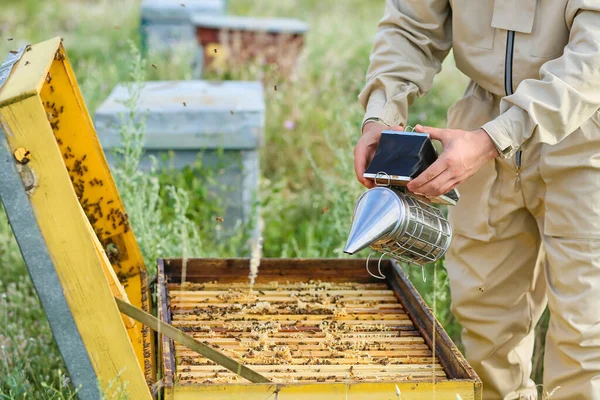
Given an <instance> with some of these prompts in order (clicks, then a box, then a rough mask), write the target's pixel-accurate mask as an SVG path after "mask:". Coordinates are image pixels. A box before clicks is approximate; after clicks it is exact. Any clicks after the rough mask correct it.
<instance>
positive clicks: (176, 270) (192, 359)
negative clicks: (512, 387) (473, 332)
mask: <svg viewBox="0 0 600 400" xmlns="http://www.w3.org/2000/svg"><path fill="white" fill-rule="evenodd" d="M382 264H385V266H383V265H382V266H383V268H382V270H383V272H384V274H385V275H386V276H387V277H388V278H387V279H386V280H385V281H381V280H377V279H374V278H372V277H371V276H369V275H368V273H367V272H366V269H365V261H364V260H348V259H339V260H338V259H329V260H291V259H282V260H275V259H266V260H263V261H262V262H261V265H260V269H259V274H258V278H257V281H256V283H255V285H254V287H253V290H252V291H250V289H249V286H248V270H249V261H248V260H242V259H234V260H224V259H189V260H186V261H185V262H183V260H180V259H170V260H160V261H159V266H158V269H159V276H158V282H159V293H158V296H157V297H158V299H159V300H158V301H159V305H158V308H159V313H160V317H161V318H162V319H163V320H165V321H167V322H169V323H171V324H173V325H174V326H176V327H178V328H180V329H182V330H184V331H186V332H187V333H188V334H191V335H193V336H194V337H195V338H196V339H198V340H200V341H203V342H204V343H206V344H210V345H211V346H213V347H214V348H216V349H219V350H221V351H223V352H224V353H225V354H227V355H229V356H230V357H233V358H236V359H238V360H242V361H243V362H244V363H245V364H247V365H248V366H249V367H251V368H253V369H255V370H256V371H257V372H259V373H261V374H264V375H265V376H266V377H267V378H269V379H271V380H272V381H273V384H249V383H247V382H245V381H244V379H242V378H239V379H238V378H237V377H235V376H234V375H233V374H231V373H229V372H228V371H226V370H224V369H223V368H221V367H219V366H216V365H214V363H212V362H210V361H209V360H207V359H205V358H203V357H201V356H198V355H196V354H194V353H192V352H190V351H189V350H187V349H186V348H185V347H183V346H180V345H178V344H175V343H173V342H172V341H171V340H169V339H168V338H164V337H163V338H162V339H161V346H162V350H161V357H162V368H163V382H164V384H165V398H166V399H174V400H187V399H196V398H203V399H225V398H237V397H238V396H239V397H240V398H241V397H242V396H243V397H244V399H264V398H267V397H268V396H269V395H271V396H273V395H276V397H275V398H278V399H303V398H306V399H308V398H312V399H325V398H327V399H394V400H397V399H398V398H399V397H398V395H397V393H396V386H397V387H398V390H400V392H401V396H402V397H401V398H402V399H430V398H432V396H433V395H435V397H436V398H438V399H451V400H455V399H457V398H458V397H457V395H459V396H460V398H462V399H463V400H466V399H481V383H480V381H479V379H478V377H477V375H476V374H475V373H474V371H473V370H472V369H471V368H470V367H469V365H468V364H467V362H466V361H465V359H464V358H463V357H462V355H461V354H460V352H459V351H458V349H457V348H456V347H455V346H454V344H453V343H452V342H451V340H450V338H449V337H448V336H447V334H446V333H445V332H444V330H443V328H442V327H441V326H440V325H439V323H438V322H437V321H436V320H435V318H434V317H433V315H432V313H431V311H430V310H429V309H428V308H427V306H426V305H425V303H424V302H423V300H422V298H421V297H420V296H419V294H418V293H417V291H416V290H415V288H414V287H413V286H412V285H411V283H410V282H409V281H408V280H407V278H406V277H405V276H404V274H403V272H402V271H401V269H400V267H399V266H398V265H397V264H395V263H393V262H389V261H388V262H385V263H382ZM433 329H435V332H436V334H435V337H436V342H435V350H436V352H435V356H434V354H433V352H432V348H433V347H432V343H433V336H434V335H433Z"/></svg>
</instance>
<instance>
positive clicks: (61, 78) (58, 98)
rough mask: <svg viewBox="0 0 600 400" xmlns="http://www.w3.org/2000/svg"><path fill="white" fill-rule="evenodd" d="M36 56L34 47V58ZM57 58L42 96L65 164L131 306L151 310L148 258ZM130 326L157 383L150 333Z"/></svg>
mask: <svg viewBox="0 0 600 400" xmlns="http://www.w3.org/2000/svg"><path fill="white" fill-rule="evenodd" d="M36 51H37V49H36V48H34V50H33V51H32V53H35V52H36ZM52 58H53V59H54V61H53V63H52V64H51V65H50V68H49V71H48V73H46V75H45V76H46V78H45V79H44V80H43V85H42V87H41V89H40V97H41V99H42V103H43V106H44V109H45V111H46V116H47V117H48V121H49V123H50V126H51V128H52V131H53V133H54V136H55V138H56V142H57V143H58V146H59V149H60V152H61V155H62V157H63V162H64V164H65V166H66V168H67V171H68V173H69V176H70V178H71V180H72V183H73V187H74V188H75V193H76V195H77V197H78V199H79V202H80V204H81V206H82V209H83V211H84V212H85V214H86V215H87V219H88V220H89V221H90V223H91V225H92V227H93V230H94V232H96V236H97V237H98V240H99V242H100V244H101V245H102V248H103V249H104V252H105V254H106V255H107V257H108V260H109V264H106V259H104V260H103V266H104V267H105V268H107V267H109V266H110V265H111V264H112V268H113V269H114V271H115V273H116V274H117V277H118V278H119V281H120V282H121V284H122V285H123V286H124V288H125V292H126V293H127V298H128V299H129V302H130V303H131V304H133V305H135V306H136V307H140V308H142V309H144V310H146V311H149V302H148V299H149V288H148V287H147V285H144V284H143V281H144V280H145V279H146V274H147V273H146V267H145V265H144V261H143V257H142V254H141V251H140V249H139V247H138V245H137V242H136V239H135V236H134V234H133V230H132V229H131V227H130V224H129V219H128V216H127V213H126V212H125V208H124V206H123V202H122V201H121V198H120V196H119V193H118V191H117V187H116V185H115V183H114V181H113V179H112V176H111V174H110V170H109V168H108V164H107V162H106V159H105V157H104V153H103V151H102V147H101V145H100V142H99V141H98V138H97V136H96V132H95V130H94V126H93V124H92V121H91V119H90V117H89V113H88V111H87V108H86V106H85V102H84V101H83V98H82V95H81V92H80V90H79V87H78V85H77V81H76V79H75V75H74V73H73V70H72V68H71V65H70V63H69V62H68V57H67V55H66V53H65V50H64V48H63V47H62V45H61V44H60V43H59V46H58V47H57V49H56V50H55V51H54V53H52ZM20 65H21V64H19V66H20ZM28 67H29V66H28ZM128 327H129V328H130V329H128V335H129V338H130V340H131V343H132V345H133V347H134V350H135V352H136V356H137V358H138V361H139V364H140V366H141V367H142V368H143V369H144V372H145V375H146V379H147V380H148V382H152V381H153V380H154V376H155V366H154V362H153V360H154V348H153V341H152V340H151V334H150V331H149V330H148V329H147V328H145V327H143V326H142V325H141V324H130V325H129V326H128Z"/></svg>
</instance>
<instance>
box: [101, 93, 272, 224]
mask: <svg viewBox="0 0 600 400" xmlns="http://www.w3.org/2000/svg"><path fill="white" fill-rule="evenodd" d="M128 98H129V90H128V89H127V86H126V85H118V86H117V87H116V88H115V89H114V90H113V92H112V93H111V94H110V96H109V97H108V99H107V100H106V101H105V102H104V103H103V104H102V105H101V106H100V108H99V109H98V110H97V111H96V129H97V132H98V136H99V138H100V142H101V143H102V147H103V148H104V149H105V151H106V153H107V159H108V161H109V164H114V162H115V160H114V157H113V155H112V154H111V153H112V152H111V150H112V149H115V148H118V147H120V146H121V138H120V126H121V125H122V121H121V119H120V114H124V113H125V112H126V108H125V106H124V105H123V103H122V101H124V100H126V99H128ZM264 113H265V105H264V99H263V88H262V86H261V85H260V83H258V82H243V81H230V82H217V81H155V82H146V83H144V84H143V87H142V89H141V92H140V99H139V102H138V104H137V106H136V114H137V116H138V118H139V119H142V118H144V119H145V123H146V134H145V140H144V146H143V148H144V151H145V155H144V157H143V159H142V162H141V164H140V168H141V169H142V170H149V169H150V167H151V165H152V161H151V157H150V156H157V158H158V159H161V158H164V157H162V155H163V154H166V153H167V152H168V151H171V150H172V151H173V152H174V157H173V159H172V160H171V161H170V164H171V163H172V165H173V166H174V167H175V168H178V169H179V168H182V167H184V166H186V165H193V164H194V163H195V161H196V159H197V158H198V157H201V158H202V160H201V162H202V166H203V168H206V169H207V170H210V171H209V173H210V174H214V177H215V178H216V187H213V188H211V189H210V190H213V191H214V192H215V198H219V199H221V200H222V201H223V202H224V203H225V204H224V206H225V207H226V214H225V215H224V217H225V227H226V228H232V227H233V226H234V225H235V224H236V222H237V221H238V220H242V221H245V222H248V221H250V220H251V218H252V215H251V214H252V205H253V203H254V200H255V197H256V195H257V191H258V184H259V176H260V171H259V167H260V166H259V148H260V146H261V144H262V141H263V131H264V123H265V121H264V119H265V115H264Z"/></svg>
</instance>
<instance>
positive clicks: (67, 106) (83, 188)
mask: <svg viewBox="0 0 600 400" xmlns="http://www.w3.org/2000/svg"><path fill="white" fill-rule="evenodd" d="M0 123H1V124H2V126H3V128H4V131H5V133H6V138H7V141H8V145H9V147H10V150H11V151H15V150H17V149H19V148H23V149H26V151H28V152H29V153H28V159H29V162H28V163H27V164H25V165H22V166H20V167H21V170H22V171H25V172H26V173H27V174H28V176H29V177H33V181H34V182H33V188H32V189H30V190H29V191H28V194H29V199H30V202H31V206H32V207H33V210H34V213H35V215H36V219H37V222H38V225H39V228H40V231H41V233H42V235H43V237H44V241H45V242H46V245H47V248H48V251H49V253H50V257H51V258H52V261H53V263H54V265H55V268H56V271H57V274H58V277H59V279H60V282H61V285H62V287H63V291H64V295H65V298H66V300H67V304H68V305H69V308H70V310H71V313H72V315H73V319H74V321H75V324H76V326H77V329H78V330H79V334H80V336H81V339H82V341H83V343H84V345H85V348H86V350H87V353H88V356H89V359H90V361H91V363H92V366H93V368H94V370H95V372H96V375H97V377H98V379H99V381H100V382H99V383H100V386H101V388H106V387H107V386H108V385H112V387H119V386H122V387H124V391H125V393H127V394H129V398H132V399H150V398H151V394H150V391H149V388H148V383H150V382H152V379H153V376H154V370H155V366H154V363H153V353H154V349H153V343H152V340H151V335H150V332H149V330H148V328H145V327H143V326H142V325H141V324H139V323H134V322H132V321H130V320H128V319H125V321H126V322H127V325H128V326H129V327H130V328H129V329H126V327H125V325H124V324H123V319H122V318H121V315H120V313H119V311H118V309H117V306H116V304H115V302H114V298H113V294H117V295H121V296H126V297H128V298H129V301H130V302H131V303H132V304H134V305H136V306H138V307H141V308H144V309H146V310H148V309H149V297H148V287H147V273H146V268H145V266H144V263H143V259H142V256H141V252H140V250H139V248H138V246H137V243H136V241H135V237H134V235H133V232H132V230H131V228H130V226H129V221H128V218H127V214H126V213H125V211H124V208H123V204H122V202H121V199H120V197H119V194H118V192H117V188H116V186H115V184H114V182H113V180H112V177H111V175H110V171H109V169H108V165H107V163H106V160H105V157H104V154H103V152H102V148H101V146H100V144H99V141H98V139H97V137H96V134H95V130H94V127H93V124H92V122H91V119H90V117H89V113H88V112H87V109H86V107H85V104H84V102H83V99H82V95H81V92H80V90H79V87H78V85H77V82H76V80H75V76H74V74H73V71H72V69H71V66H70V64H69V61H68V59H67V56H66V54H65V51H64V48H63V46H62V41H61V39H60V38H54V39H51V40H48V41H45V42H42V43H39V44H37V45H34V46H31V47H30V48H29V49H28V51H26V52H25V53H24V55H23V57H22V58H21V60H20V61H19V62H18V64H17V65H16V66H15V68H14V70H13V72H12V74H11V76H10V77H9V79H8V81H7V82H6V83H5V85H4V86H3V87H2V89H1V90H0ZM22 176H23V175H22ZM84 212H85V213H84ZM85 217H87V218H85ZM107 226H108V227H110V228H113V227H114V228H113V229H110V230H109V229H108V228H107ZM94 232H95V234H94ZM109 260H110V261H109ZM111 263H112V265H111ZM112 268H114V273H116V275H117V276H118V277H119V279H120V281H121V284H122V285H123V287H124V288H125V290H124V291H125V292H126V294H124V293H123V291H122V288H120V287H119V285H116V284H115V283H114V281H113V282H111V283H112V291H111V287H110V286H109V280H110V277H111V276H114V275H113V273H112V272H111V269H112ZM104 271H106V272H108V274H105V272H104ZM107 278H109V280H107ZM147 380H148V382H147ZM119 381H120V382H122V383H123V384H124V385H119V384H118V383H115V382H119Z"/></svg>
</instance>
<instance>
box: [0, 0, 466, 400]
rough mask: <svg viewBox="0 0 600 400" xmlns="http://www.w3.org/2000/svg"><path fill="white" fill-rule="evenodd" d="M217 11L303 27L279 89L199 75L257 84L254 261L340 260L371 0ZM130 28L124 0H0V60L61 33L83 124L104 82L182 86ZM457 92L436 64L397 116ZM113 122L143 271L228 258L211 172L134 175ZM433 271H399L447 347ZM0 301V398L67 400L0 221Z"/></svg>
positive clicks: (444, 295)
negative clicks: (169, 261) (425, 91)
mask: <svg viewBox="0 0 600 400" xmlns="http://www.w3.org/2000/svg"><path fill="white" fill-rule="evenodd" d="M229 4H230V9H229V12H230V13H232V14H248V15H262V16H286V17H296V18H301V19H304V20H306V21H309V22H310V32H309V33H308V35H307V37H306V44H305V49H304V52H303V54H302V58H301V62H300V67H299V70H298V73H297V75H296V76H294V77H293V78H292V79H289V80H283V79H280V78H278V77H277V75H269V71H263V70H261V69H260V68H230V69H226V70H221V71H215V72H212V73H210V77H212V78H239V79H256V78H259V77H261V76H264V77H266V78H268V82H269V84H268V85H265V97H266V104H267V118H266V138H265V143H266V144H265V147H264V148H263V149H262V157H261V169H262V186H261V191H260V198H261V200H260V203H261V204H260V205H261V209H262V210H263V218H264V221H265V229H264V233H263V235H264V242H263V252H264V253H263V254H264V256H266V257H343V255H342V251H341V250H342V247H343V244H344V242H345V239H346V235H347V233H348V229H349V224H350V219H351V215H352V208H353V206H354V202H355V200H356V199H357V197H358V195H359V194H360V193H361V192H362V190H363V189H362V188H361V187H360V186H359V184H358V183H357V182H356V181H355V178H354V173H353V165H352V149H353V146H354V143H355V142H356V139H357V138H358V135H359V124H360V121H361V118H362V109H361V108H360V106H359V104H358V101H357V95H358V93H359V91H360V90H361V88H362V85H363V84H364V76H365V71H366V69H367V66H368V57H369V52H370V50H371V46H372V39H373V37H374V34H375V31H376V23H377V20H378V18H379V17H380V16H381V14H382V9H383V1H382V2H365V1H364V0H344V1H337V0H286V1H277V0H230V2H229ZM138 21H139V3H138V2H137V1H127V2H117V1H116V0H110V1H109V0H71V1H68V2H67V1H64V0H45V1H43V2H39V1H38V0H3V1H2V2H1V4H0V54H7V52H8V50H12V49H15V48H16V47H19V45H21V44H23V43H26V42H27V43H28V42H31V43H34V42H38V41H41V40H45V39H47V38H50V37H53V36H56V35H60V36H62V37H63V38H64V39H65V46H66V49H67V53H68V56H69V58H70V61H71V62H72V64H73V67H74V69H75V73H76V76H77V78H78V81H79V84H80V87H81V89H82V91H83V94H84V97H85V100H86V103H87V105H88V108H89V110H90V112H91V113H92V115H93V112H94V110H95V109H96V108H97V107H98V106H99V104H100V103H101V102H102V100H103V99H104V98H106V97H107V95H108V94H109V93H110V91H111V90H112V88H113V87H114V85H115V84H116V83H118V82H122V81H136V80H137V81H140V80H142V79H151V80H154V79H189V78H190V76H191V72H192V71H191V68H190V66H189V65H188V64H187V63H186V62H185V58H184V57H183V56H182V55H174V56H171V57H168V58H165V57H160V56H158V55H150V57H149V58H148V60H146V61H143V60H142V59H141V58H140V57H138V54H137V53H136V50H135V47H136V45H137V44H139V35H138V31H137V26H138ZM8 38H13V40H11V41H9V40H8ZM132 44H133V45H132ZM151 64H154V65H155V66H156V68H153V67H151ZM266 78H265V79H266ZM465 82H466V81H465V78H464V77H463V76H462V75H461V74H460V73H458V72H457V71H456V69H455V68H454V67H453V65H452V62H451V60H449V62H446V64H445V69H444V72H443V73H442V74H441V75H439V76H438V78H436V84H435V85H434V87H433V89H432V91H431V93H430V95H428V96H427V97H426V98H422V99H418V100H417V102H416V103H415V104H414V105H413V107H412V108H411V120H410V121H409V122H410V123H411V124H415V123H417V122H419V123H425V124H429V125H435V126H443V125H444V123H445V114H446V110H447V109H448V107H449V106H450V105H451V104H452V103H453V102H454V101H455V100H456V99H457V98H459V96H460V94H461V92H462V90H463V88H464V86H465ZM134 85H135V84H134ZM275 86H276V87H277V90H275ZM123 118H124V120H123V122H124V124H123V126H124V129H123V131H122V136H123V139H124V142H125V143H127V144H128V146H126V147H125V148H124V151H123V152H122V153H121V154H120V155H119V157H120V161H121V162H120V164H119V166H118V168H116V169H115V170H114V171H113V173H114V178H115V180H116V181H117V184H118V186H119V190H120V193H121V195H122V197H123V199H124V201H125V203H126V208H127V211H128V213H129V215H130V218H131V221H132V224H133V228H134V231H135V233H136V236H137V238H138V241H139V243H140V246H141V248H142V251H143V254H144V257H145V259H146V262H147V265H148V266H149V267H150V268H153V266H154V260H155V259H156V258H157V257H161V256H174V257H178V256H198V257H208V256H235V255H239V254H240V248H242V247H243V245H244V243H245V240H246V238H247V229H248V228H249V227H246V230H244V229H240V232H239V234H238V235H235V236H234V237H230V238H229V239H228V240H224V238H223V236H222V231H221V226H220V225H219V223H218V222H217V221H215V218H214V216H215V215H219V214H220V213H221V212H222V211H223V210H222V205H221V204H220V202H219V201H218V199H215V198H214V196H211V193H209V192H208V191H207V187H208V184H209V183H211V182H214V178H215V177H214V175H211V174H212V173H211V172H208V173H205V172H203V173H201V174H200V173H199V171H203V169H202V168H201V165H198V166H197V168H195V169H188V170H186V171H182V172H175V171H170V170H158V169H156V170H154V171H152V172H151V173H142V172H140V171H139V170H138V169H137V168H136V167H137V161H139V156H140V147H139V138H140V137H142V136H143V134H144V126H143V124H142V125H141V126H137V125H136V124H135V123H133V122H132V120H131V115H124V116H123ZM360 256H366V254H361V255H360ZM436 268H437V282H436V286H435V287H433V269H432V268H427V269H426V270H425V273H426V277H427V282H423V281H422V279H421V270H420V269H416V268H410V269H408V270H407V271H408V273H409V275H410V276H411V278H412V280H413V282H414V283H415V285H416V286H417V287H418V289H419V290H420V291H421V293H422V294H423V295H424V297H425V299H426V300H427V301H428V303H429V304H433V301H434V296H435V303H436V305H437V307H436V314H437V316H438V318H439V320H440V321H441V322H442V323H443V324H444V326H445V327H446V329H447V331H448V332H449V334H450V335H451V336H452V337H453V339H455V340H456V341H457V342H458V343H459V344H460V327H459V326H458V324H457V323H456V321H455V320H454V319H453V317H452V315H451V314H450V312H449V304H450V297H449V292H448V283H447V275H446V272H445V270H444V268H443V263H439V264H438V266H437V267H436ZM0 293H1V295H0V296H1V297H0V351H1V352H2V355H1V357H0V358H1V361H0V399H23V398H33V399H69V398H72V396H73V393H74V389H73V388H72V387H71V386H70V384H69V380H68V377H67V375H66V374H65V372H64V371H65V368H64V365H63V363H62V360H61V358H60V356H59V353H58V351H57V348H56V345H55V343H54V341H53V339H52V335H51V332H50V329H49V326H48V324H47V322H46V320H45V316H44V313H43V311H42V309H41V307H40V304H39V301H38V299H37V297H36V295H35V291H34V289H33V286H32V284H31V281H30V279H29V277H28V276H27V272H26V268H25V266H24V264H23V261H22V260H21V257H20V254H19V252H18V248H17V246H16V243H15V241H14V239H13V237H12V234H11V231H10V228H9V226H8V224H7V222H6V218H5V217H4V215H3V214H2V212H1V211H0Z"/></svg>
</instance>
